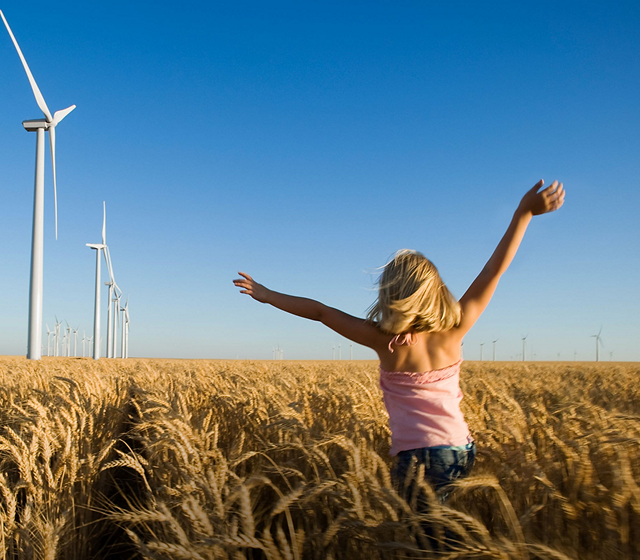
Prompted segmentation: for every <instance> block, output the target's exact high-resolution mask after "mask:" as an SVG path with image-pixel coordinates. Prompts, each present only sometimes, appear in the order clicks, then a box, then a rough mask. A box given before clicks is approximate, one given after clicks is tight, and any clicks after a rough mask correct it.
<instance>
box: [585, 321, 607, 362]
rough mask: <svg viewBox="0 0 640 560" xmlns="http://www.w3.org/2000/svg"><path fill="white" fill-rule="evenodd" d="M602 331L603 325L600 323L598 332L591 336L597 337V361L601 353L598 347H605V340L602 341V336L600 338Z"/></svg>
mask: <svg viewBox="0 0 640 560" xmlns="http://www.w3.org/2000/svg"><path fill="white" fill-rule="evenodd" d="M601 332H602V325H600V330H599V331H598V334H592V335H591V336H590V337H589V338H595V339H596V362H597V361H598V360H599V359H600V357H599V355H598V347H599V346H602V347H603V348H604V342H602V338H600V333H601Z"/></svg>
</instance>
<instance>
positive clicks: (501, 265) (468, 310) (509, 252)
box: [455, 179, 565, 336]
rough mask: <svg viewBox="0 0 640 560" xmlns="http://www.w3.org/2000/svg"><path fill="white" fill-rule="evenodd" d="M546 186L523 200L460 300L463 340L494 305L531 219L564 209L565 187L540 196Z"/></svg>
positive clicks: (555, 186) (459, 329)
mask: <svg viewBox="0 0 640 560" xmlns="http://www.w3.org/2000/svg"><path fill="white" fill-rule="evenodd" d="M543 184H544V181H543V180H542V179H541V180H540V181H538V182H537V183H536V184H535V185H534V186H533V188H532V189H530V190H529V191H527V193H526V194H525V195H524V196H523V197H522V200H521V201H520V204H519V205H518V208H517V210H516V211H515V214H514V215H513V219H512V220H511V223H510V224H509V227H508V228H507V231H506V233H505V234H504V236H503V237H502V239H501V240H500V243H498V246H497V247H496V250H495V251H494V252H493V255H491V258H490V259H489V260H488V261H487V264H486V265H485V267H484V268H483V269H482V272H480V274H479V275H478V277H477V278H476V279H475V280H474V281H473V283H472V284H471V286H469V289H468V290H467V291H466V292H465V294H464V295H463V296H462V298H460V307H461V311H462V319H461V321H460V325H459V326H458V327H456V329H455V330H456V331H457V333H459V334H460V335H461V336H464V335H465V334H466V333H467V332H468V331H469V329H470V328H471V327H472V326H473V325H474V323H475V322H476V321H477V320H478V318H479V317H480V315H482V312H483V311H484V310H485V308H486V307H487V305H488V304H489V301H491V298H492V297H493V293H494V292H495V290H496V287H497V286H498V280H500V277H501V276H502V275H503V274H504V272H505V271H506V270H507V268H509V265H510V264H511V261H512V260H513V257H514V256H515V254H516V251H517V250H518V247H519V246H520V242H521V241H522V238H523V237H524V234H525V231H527V226H528V225H529V222H530V221H531V218H532V217H533V216H537V215H539V214H546V213H547V212H553V211H554V210H557V209H558V208H560V207H561V206H562V204H563V202H564V194H565V193H564V187H563V186H562V183H558V181H554V182H553V183H551V185H549V186H548V187H547V188H546V189H543V190H542V191H540V192H538V191H539V190H540V188H541V187H542V185H543Z"/></svg>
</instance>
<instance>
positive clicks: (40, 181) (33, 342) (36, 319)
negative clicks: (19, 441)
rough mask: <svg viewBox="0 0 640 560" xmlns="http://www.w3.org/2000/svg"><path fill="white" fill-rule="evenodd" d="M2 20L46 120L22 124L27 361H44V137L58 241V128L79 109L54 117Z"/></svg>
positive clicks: (13, 38)
mask: <svg viewBox="0 0 640 560" xmlns="http://www.w3.org/2000/svg"><path fill="white" fill-rule="evenodd" d="M0 16H1V17H2V21H3V22H4V25H5V27H6V28H7V31H8V32H9V35H10V37H11V40H12V41H13V44H14V46H15V48H16V51H18V56H19V57H20V60H21V61H22V66H23V67H24V70H25V72H26V73H27V78H28V79H29V83H30V84H31V89H32V90H33V95H34V96H35V98H36V103H37V104H38V107H40V110H41V111H42V112H43V113H44V116H45V118H44V119H36V120H28V121H23V123H22V125H23V126H24V128H25V129H26V130H27V131H29V132H36V133H37V137H36V176H35V189H34V197H33V229H32V238H31V278H30V288H29V338H28V349H27V358H28V359H30V360H39V359H40V358H41V357H42V283H43V268H44V266H43V254H44V249H43V245H44V235H43V231H44V133H45V131H48V132H49V144H50V147H51V165H52V167H53V200H54V209H55V229H56V239H57V238H58V194H57V188H56V134H55V131H56V126H57V125H58V124H59V123H60V121H62V119H64V118H65V117H66V116H67V115H68V114H69V113H70V112H71V111H73V110H74V109H75V108H76V106H75V105H71V106H70V107H67V108H66V109H63V110H61V111H56V112H55V113H54V114H53V115H51V111H49V107H47V104H46V102H45V100H44V97H43V96H42V93H40V89H39V88H38V84H36V81H35V79H34V77H33V74H32V73H31V70H30V69H29V65H28V64H27V61H26V60H25V58H24V55H23V54H22V51H21V50H20V46H19V45H18V41H16V38H15V37H14V35H13V32H12V31H11V28H10V27H9V23H8V22H7V19H6V18H5V17H4V14H3V13H2V10H0Z"/></svg>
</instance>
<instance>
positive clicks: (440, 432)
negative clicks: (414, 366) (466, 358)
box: [380, 359, 473, 455]
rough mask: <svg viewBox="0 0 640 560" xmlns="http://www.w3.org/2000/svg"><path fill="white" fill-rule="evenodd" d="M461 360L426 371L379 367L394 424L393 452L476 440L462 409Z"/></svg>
mask: <svg viewBox="0 0 640 560" xmlns="http://www.w3.org/2000/svg"><path fill="white" fill-rule="evenodd" d="M460 364H462V359H460V360H458V361H457V362H456V363H455V364H452V365H450V366H447V367H445V368H442V369H434V370H431V371H425V372H423V373H414V372H407V371H385V370H383V369H382V368H380V388H381V389H382V395H383V398H384V404H385V406H386V407H387V412H388V413H389V426H390V427H391V451H390V454H391V455H397V454H398V453H399V452H400V451H406V450H408V449H419V448H421V447H435V446H440V445H444V446H458V445H465V444H467V443H469V442H471V441H473V439H472V438H471V436H470V434H469V426H467V423H466V422H465V420H464V416H463V415H462V411H461V410H460V401H462V391H461V390H460Z"/></svg>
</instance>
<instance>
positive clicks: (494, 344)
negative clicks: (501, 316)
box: [493, 338, 500, 362]
mask: <svg viewBox="0 0 640 560" xmlns="http://www.w3.org/2000/svg"><path fill="white" fill-rule="evenodd" d="M498 340H500V339H499V338H496V339H495V340H494V341H493V361H494V362H495V361H496V342H498Z"/></svg>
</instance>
